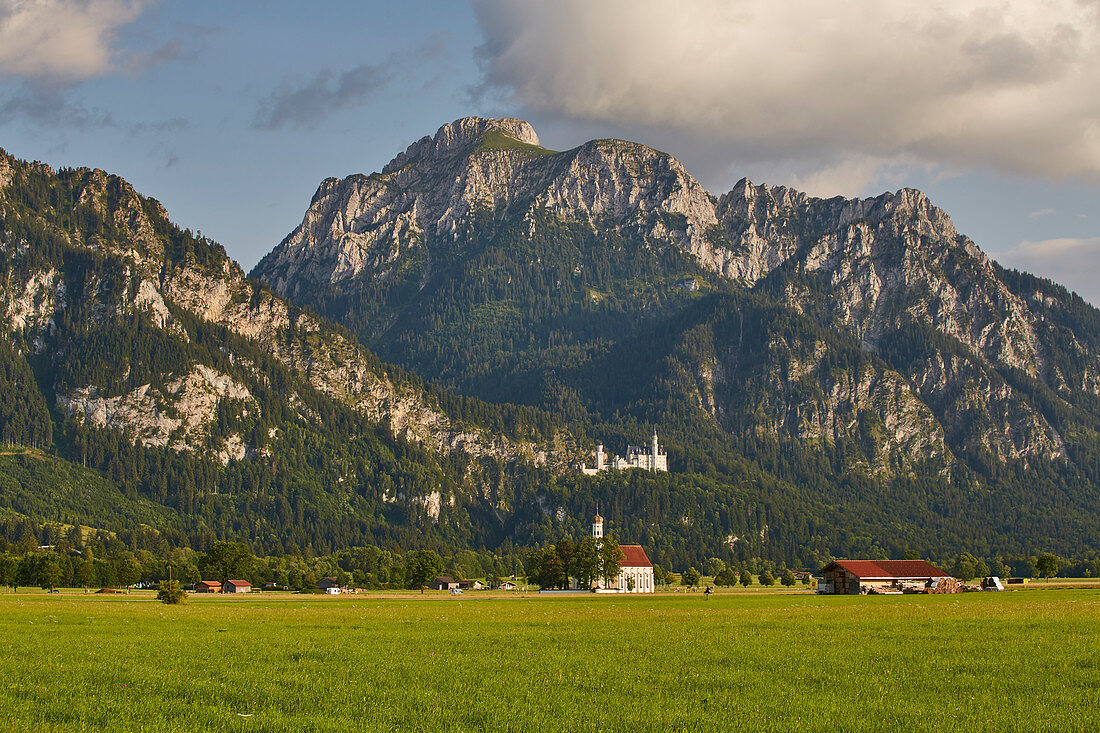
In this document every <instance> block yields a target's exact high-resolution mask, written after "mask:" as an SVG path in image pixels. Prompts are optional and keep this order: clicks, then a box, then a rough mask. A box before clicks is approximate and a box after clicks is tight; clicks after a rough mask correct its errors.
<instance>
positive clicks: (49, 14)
mask: <svg viewBox="0 0 1100 733" xmlns="http://www.w3.org/2000/svg"><path fill="white" fill-rule="evenodd" d="M145 4H146V0H0V75H10V76H21V77H24V78H30V79H51V80H55V81H80V80H83V79H88V78H91V77H95V76H100V75H103V74H107V73H110V72H111V71H114V70H115V69H116V67H117V64H118V62H119V53H120V52H119V50H118V49H117V48H116V46H115V43H116V34H117V32H118V30H119V29H120V28H122V27H123V26H126V25H128V24H129V23H132V22H133V21H135V20H137V18H138V16H139V15H141V12H142V10H143V9H144V6H145Z"/></svg>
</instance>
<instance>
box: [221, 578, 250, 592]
mask: <svg viewBox="0 0 1100 733" xmlns="http://www.w3.org/2000/svg"><path fill="white" fill-rule="evenodd" d="M222 592H223V593H251V592H252V584H251V583H249V582H248V581H247V580H227V581H225V585H224V586H223V587H222Z"/></svg>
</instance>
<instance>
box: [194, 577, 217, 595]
mask: <svg viewBox="0 0 1100 733" xmlns="http://www.w3.org/2000/svg"><path fill="white" fill-rule="evenodd" d="M221 590H222V584H221V583H219V582H218V581H216V580H200V581H199V582H198V583H195V592H196V593H221Z"/></svg>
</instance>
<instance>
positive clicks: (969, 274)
mask: <svg viewBox="0 0 1100 733" xmlns="http://www.w3.org/2000/svg"><path fill="white" fill-rule="evenodd" d="M537 140H538V137H537V135H536V134H535V132H534V131H533V130H532V129H531V128H530V126H529V125H527V124H526V123H522V122H519V121H517V120H481V119H476V118H467V119H463V120H458V121H456V122H454V123H451V124H450V125H444V126H443V127H441V128H440V129H439V131H438V132H437V133H436V134H435V136H434V137H430V138H428V137H426V138H424V139H422V140H420V141H418V142H416V143H414V144H413V145H411V146H410V147H409V149H408V150H407V151H406V152H405V153H403V154H401V155H398V156H397V157H396V158H395V159H394V160H393V161H392V162H391V163H390V164H389V165H387V166H386V167H385V168H384V169H383V171H382V172H381V173H376V174H372V175H353V176H350V177H348V178H345V179H343V180H337V179H326V180H325V181H323V182H322V183H321V186H320V188H319V189H318V191H317V194H316V195H315V196H314V198H313V201H312V202H311V204H310V206H309V209H308V210H307V211H306V214H305V216H304V218H303V221H302V224H301V225H299V226H298V227H297V228H296V229H295V230H294V231H293V232H291V233H290V234H289V235H288V236H287V238H286V239H285V240H283V242H282V243H280V244H279V245H278V246H277V247H276V248H275V249H274V250H273V251H272V252H271V253H270V254H269V255H268V256H267V257H265V258H264V259H263V260H262V261H261V262H260V263H259V264H258V265H257V267H256V268H255V270H254V271H253V273H252V274H253V276H255V277H258V278H260V279H263V280H265V281H267V282H269V283H270V284H271V285H272V286H273V287H274V288H275V289H276V290H277V291H279V292H281V293H283V294H285V295H286V296H288V297H289V298H291V299H292V300H294V301H295V302H298V303H301V304H304V305H308V306H310V307H312V308H315V309H316V310H318V311H319V312H321V313H323V314H324V315H326V316H327V317H329V318H331V319H333V320H335V321H337V322H340V323H342V324H344V325H346V326H348V327H349V328H350V329H352V330H353V332H355V333H356V334H357V335H359V337H360V338H361V339H362V340H363V341H364V342H365V343H366V344H367V345H368V346H370V347H371V348H372V349H373V350H375V351H376V352H377V353H379V354H380V356H382V357H383V358H384V359H387V360H390V361H393V362H396V363H398V364H401V365H403V366H405V367H407V368H409V369H412V370H414V371H416V372H417V373H419V374H420V375H422V376H424V377H426V378H429V379H435V380H442V381H443V382H444V383H446V384H447V385H449V386H451V387H453V388H455V389H457V390H459V391H463V392H466V393H470V394H474V395H477V396H479V397H482V398H484V399H489V400H503V401H511V402H517V403H525V404H530V405H535V406H538V407H541V408H545V409H547V410H550V411H552V412H554V413H556V414H558V415H560V416H562V417H563V418H565V419H572V420H581V421H584V422H588V423H591V424H593V425H597V426H598V425H603V426H605V427H604V428H602V429H604V430H614V429H615V428H613V427H612V426H614V425H625V424H631V425H643V424H647V425H648V424H661V425H662V426H663V428H664V429H663V434H666V433H667V434H668V435H669V436H670V440H671V441H674V442H675V444H678V445H675V444H674V445H673V449H672V450H673V454H674V460H673V463H675V462H676V461H675V457H676V455H675V454H676V452H677V451H682V453H680V460H681V463H682V464H683V463H685V462H686V463H687V464H688V465H706V464H710V463H711V462H712V461H713V460H715V456H716V455H727V456H729V459H730V460H734V459H737V460H741V459H744V460H748V461H750V462H757V461H760V460H761V455H770V454H771V453H772V452H773V451H775V450H779V451H780V452H781V453H783V452H787V453H790V454H791V455H797V456H799V457H798V458H797V459H781V460H780V464H784V463H785V467H782V468H777V469H776V470H779V472H780V473H781V474H782V475H785V476H787V477H789V478H795V477H797V476H798V474H799V470H801V469H798V468H797V467H796V466H795V465H794V464H799V465H806V464H807V462H809V463H815V462H817V463H819V464H820V465H819V467H818V468H817V469H814V472H815V473H820V472H824V474H827V475H830V476H832V477H833V479H830V480H831V481H835V480H840V481H848V480H851V477H852V476H855V475H860V476H864V477H866V478H867V480H869V481H871V482H872V484H876V485H878V486H879V489H878V490H879V491H889V489H887V488H886V487H887V486H888V485H889V484H890V482H897V481H899V480H903V481H909V480H912V479H914V478H915V477H926V478H927V479H928V480H932V481H945V482H947V484H948V485H951V486H954V487H956V488H958V487H961V486H970V487H984V488H983V489H982V490H983V491H990V492H993V493H994V494H997V493H1000V494H1001V495H1002V496H1003V495H1007V494H1012V495H1013V496H1015V495H1016V493H1019V492H1022V493H1029V494H1031V496H1030V498H1029V499H1028V501H1036V502H1039V504H1042V505H1043V506H1046V502H1047V501H1048V500H1049V496H1046V495H1044V493H1043V491H1044V490H1036V489H1035V485H1037V484H1035V483H1034V482H1032V479H1034V480H1035V481H1038V483H1039V484H1042V483H1043V482H1044V481H1051V482H1053V484H1052V485H1061V484H1062V483H1063V482H1068V483H1069V484H1071V485H1074V486H1077V487H1079V488H1077V489H1073V490H1072V493H1074V495H1075V496H1077V497H1078V499H1079V500H1081V501H1084V502H1085V503H1086V504H1088V505H1089V506H1091V505H1092V503H1094V502H1095V501H1096V497H1095V492H1093V491H1092V489H1091V485H1092V482H1093V481H1094V480H1096V479H1100V476H1093V474H1094V473H1096V472H1097V470H1098V469H1097V468H1096V465H1097V463H1096V461H1097V457H1098V456H1100V450H1098V440H1097V435H1098V433H1097V431H1098V429H1100V313H1098V312H1097V311H1096V310H1095V309H1093V308H1091V307H1090V306H1088V305H1087V304H1085V303H1084V302H1083V301H1082V300H1081V299H1080V298H1078V297H1077V296H1075V295H1072V294H1070V293H1068V292H1067V291H1066V290H1065V289H1064V288H1061V287H1060V286H1058V285H1056V284H1054V283H1051V282H1049V281H1044V280H1041V279H1038V278H1035V277H1032V276H1030V275H1026V274H1023V273H1017V272H1012V271H1006V270H1004V269H1002V268H1001V267H1000V266H998V265H997V264H996V263H994V262H992V261H991V260H990V259H989V258H988V257H987V256H986V255H985V254H984V253H983V252H982V251H981V250H980V249H979V248H978V246H977V245H975V243H973V242H972V241H970V240H969V239H968V238H967V237H965V236H964V235H961V234H959V233H958V232H957V231H956V229H955V226H954V224H953V223H952V222H951V219H950V217H949V216H948V215H947V214H946V213H945V212H944V211H942V210H941V209H939V208H937V207H936V206H935V205H933V203H932V202H931V201H929V199H928V197H927V196H925V195H924V194H923V193H921V192H920V191H917V190H913V189H902V190H900V191H897V192H895V193H884V194H882V195H880V196H876V197H873V198H868V199H845V198H841V197H837V198H832V199H821V198H815V197H812V196H808V195H806V194H805V193H802V192H799V191H796V190H793V189H790V188H787V187H783V186H762V185H754V184H753V183H751V182H750V181H748V180H742V181H740V182H738V183H737V184H736V185H735V186H734V187H733V189H732V190H730V191H729V192H727V193H724V194H722V195H721V196H714V195H712V194H711V193H709V192H707V191H706V190H705V189H704V188H703V187H702V186H701V185H700V184H699V183H698V182H697V181H696V180H695V179H694V178H693V177H692V176H691V175H690V173H688V171H687V170H686V169H685V168H684V166H683V165H682V164H681V163H680V162H679V161H678V160H676V159H675V158H673V157H672V156H670V155H668V154H666V153H662V152H659V151H657V150H654V149H652V148H649V147H647V146H645V145H641V144H639V143H634V142H627V141H622V140H593V141H591V142H588V143H585V144H583V145H581V146H579V147H576V148H574V149H572V150H567V151H563V152H554V151H550V150H547V149H545V148H542V147H539V146H538V144H537ZM769 446H779V447H778V448H775V447H769ZM784 446H785V447H784ZM761 452H762V453H761ZM722 460H725V459H722ZM821 462H823V463H821ZM1006 472H1007V473H1006ZM1006 475H1012V476H1014V477H1017V476H1029V477H1031V478H1029V479H1022V480H1020V482H1019V484H1018V486H1019V488H1016V486H1015V483H1016V481H1017V479H1015V478H1013V479H1012V480H1011V481H1008V482H1007V483H1011V484H1014V486H1013V487H1011V488H1006V479H1005V478H1004V477H1005V476H1006ZM845 477H847V478H845ZM1038 477H1042V478H1038ZM861 480H862V479H861ZM922 480H923V479H922ZM1029 482H1032V483H1030V484H1029ZM1052 490H1053V491H1056V492H1057V491H1061V489H1052ZM872 493H873V492H872ZM1043 511H1046V510H1045V509H1044V510H1043Z"/></svg>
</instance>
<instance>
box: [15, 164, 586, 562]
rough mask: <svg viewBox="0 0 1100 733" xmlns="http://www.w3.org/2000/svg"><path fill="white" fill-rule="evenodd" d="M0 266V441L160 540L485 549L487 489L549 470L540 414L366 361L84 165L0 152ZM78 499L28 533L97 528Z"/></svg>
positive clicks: (490, 503) (125, 188)
mask: <svg viewBox="0 0 1100 733" xmlns="http://www.w3.org/2000/svg"><path fill="white" fill-rule="evenodd" d="M0 254H2V257H0V315H2V317H3V318H2V320H0V331H2V333H3V338H2V339H0V386H2V387H3V390H2V397H0V439H2V440H3V441H4V442H5V443H6V444H7V445H23V446H29V447H31V448H46V449H53V450H56V451H58V452H60V453H61V455H63V456H64V457H67V458H68V459H69V460H72V461H75V462H77V463H80V464H82V465H88V466H93V467H95V468H98V469H101V470H102V472H103V473H104V474H105V475H106V477H108V478H109V479H110V480H111V481H112V482H113V483H114V484H115V485H116V486H117V488H118V489H120V490H121V493H122V494H123V495H124V496H125V497H126V498H128V499H132V500H138V499H141V498H148V499H152V500H153V501H154V502H157V503H159V504H162V505H166V506H168V507H171V508H172V509H173V510H174V512H173V513H170V514H168V515H164V514H159V515H158V516H160V517H161V518H162V519H163V518H164V517H166V516H167V517H169V518H170V519H171V521H167V520H164V522H167V525H166V526H165V527H164V529H166V530H172V531H176V532H179V533H181V534H180V535H179V536H180V537H184V536H185V535H184V534H183V533H190V535H191V536H192V537H196V536H200V535H201V536H207V535H212V536H237V537H246V538H249V539H251V540H253V541H259V542H263V543H268V544H269V546H271V547H275V548H276V549H278V547H279V546H282V545H284V544H287V543H289V544H291V545H294V546H301V547H304V546H306V545H307V544H311V543H315V544H324V545H326V546H329V547H333V546H338V545H340V544H348V543H351V542H355V541H358V542H360V543H361V542H363V541H365V540H366V539H372V538H373V539H378V537H380V536H382V537H384V536H387V535H389V534H394V533H397V534H400V532H402V531H405V532H410V533H411V534H410V536H415V532H414V531H413V528H414V527H416V526H418V525H420V524H425V523H426V524H427V525H428V526H430V527H434V526H436V525H437V524H438V523H441V522H442V523H447V522H450V523H452V524H453V525H455V526H456V527H458V526H461V527H462V528H461V530H453V532H451V531H448V532H450V534H449V533H448V532H443V534H445V535H447V536H448V537H450V538H451V539H453V538H454V537H452V534H453V535H454V536H457V537H465V538H467V539H469V538H471V537H473V536H475V535H476V536H479V537H480V539H479V541H480V542H486V541H490V539H491V538H495V540H496V541H500V540H501V539H502V538H503V532H502V527H501V521H500V519H499V518H496V517H492V514H493V512H495V511H497V510H507V509H508V508H509V507H510V504H511V502H513V501H514V499H512V498H511V497H509V496H508V494H507V491H508V489H510V488H511V484H510V483H509V482H505V483H506V484H507V485H506V486H505V487H504V488H501V489H500V490H499V491H498V490H496V487H494V486H493V482H494V481H497V482H500V481H502V477H503V476H510V475H511V473H512V472H516V471H519V472H521V473H522V472H523V471H528V470H536V469H537V468H538V467H539V466H551V467H553V466H556V465H563V464H564V462H565V461H566V460H567V458H566V457H565V456H564V455H563V454H561V451H559V450H557V449H556V448H555V441H558V440H560V436H559V428H558V427H556V426H555V424H554V423H553V421H552V420H550V419H549V418H548V416H547V415H545V414H544V413H540V412H539V411H537V410H534V409H531V408H524V407H519V408H511V407H508V406H504V407H501V406H496V405H486V404H484V403H480V402H478V401H476V400H469V399H464V398H460V397H455V396H454V395H451V394H448V393H446V392H443V391H441V390H437V389H434V388H430V387H425V386H424V385H423V384H422V383H421V382H420V381H419V380H418V379H416V378H412V377H409V376H406V375H404V374H403V373H402V372H401V371H400V370H399V369H393V368H390V367H387V366H385V365H383V364H382V363H380V362H379V361H378V360H377V359H376V358H375V357H374V356H373V355H371V354H370V353H369V352H367V351H366V350H364V349H363V348H362V347H361V346H360V345H359V344H358V343H357V341H356V340H355V338H354V337H352V336H350V335H348V334H346V333H345V332H344V331H342V330H341V329H339V328H337V327H335V326H332V325H331V324H329V323H326V322H324V321H322V320H320V319H318V318H317V317H315V316H313V315H310V314H309V313H307V312H305V311H303V310H302V309H301V308H299V307H296V306H291V305H288V304H287V303H286V302H284V301H283V300H282V299H281V298H280V297H278V296H276V295H274V294H273V293H272V292H271V291H270V290H269V289H267V288H266V287H265V286H262V285H261V284H259V283H257V282H255V281H251V280H248V279H247V278H246V277H245V275H244V273H243V272H242V271H241V269H240V267H239V266H238V265H237V264H236V263H234V262H233V261H231V260H230V259H229V258H228V257H226V255H225V252H224V250H223V249H222V248H221V246H220V245H218V244H216V243H214V242H211V241H210V240H208V239H205V238H204V237H202V236H200V235H195V234H193V233H191V232H190V231H187V230H181V229H179V228H177V227H175V226H174V225H172V224H171V223H170V222H169V221H168V218H167V215H166V213H165V212H164V210H163V209H162V208H161V207H160V205H159V204H158V203H157V202H156V201H154V200H152V199H148V198H145V197H142V196H140V195H138V194H137V193H136V192H135V191H134V190H133V189H132V188H131V187H130V186H129V184H127V183H126V182H125V181H123V180H121V179H119V178H117V177H115V176H111V175H108V174H106V173H104V172H102V171H98V170H62V171H57V172H55V171H53V170H51V169H49V168H48V167H46V166H43V165H39V164H27V163H23V162H21V161H18V160H16V159H14V158H11V157H10V156H8V155H6V154H3V153H0ZM517 467H518V468H517ZM32 482H33V481H32ZM23 489H26V486H24V487H23ZM491 489H492V490H493V491H494V492H495V493H494V494H493V497H492V500H490V499H489V494H490V491H491ZM29 496H30V494H28V493H27V492H26V491H22V492H21V493H16V492H14V491H13V492H4V496H2V497H0V507H2V506H8V507H9V508H10V509H12V510H14V511H16V512H17V513H26V512H25V511H24V510H28V511H29V510H30V509H35V508H36V506H37V505H35V504H34V502H29V499H28V497H29ZM467 502H469V503H470V505H469V506H468V505H467ZM86 504H87V506H86V507H85V509H86V511H85V512H84V513H83V515H82V516H78V514H79V513H75V514H74V511H75V510H74V506H75V505H74V504H72V503H71V502H69V503H64V502H63V503H61V504H56V503H55V504H54V505H52V506H54V507H55V508H56V507H58V506H64V507H65V509H64V511H65V513H66V515H67V516H48V517H41V516H40V517H39V518H42V519H50V520H58V519H60V520H66V519H71V520H72V521H89V518H90V520H94V521H100V520H101V519H102V515H101V513H100V512H99V511H98V509H99V507H98V506H93V505H97V504H102V501H101V500H100V499H96V498H91V499H89V500H88V502H86ZM470 512H473V513H475V514H477V513H478V512H480V513H482V514H486V516H490V517H491V518H492V521H491V522H489V524H484V523H482V524H480V525H478V526H476V527H475V526H473V525H475V524H476V523H475V522H474V521H472V520H471V519H470V518H469V513H470ZM452 513H453V515H454V516H452ZM38 514H41V513H40V512H39V513H38ZM164 522H162V524H163V523H164ZM169 525H170V526H169Z"/></svg>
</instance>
